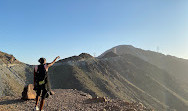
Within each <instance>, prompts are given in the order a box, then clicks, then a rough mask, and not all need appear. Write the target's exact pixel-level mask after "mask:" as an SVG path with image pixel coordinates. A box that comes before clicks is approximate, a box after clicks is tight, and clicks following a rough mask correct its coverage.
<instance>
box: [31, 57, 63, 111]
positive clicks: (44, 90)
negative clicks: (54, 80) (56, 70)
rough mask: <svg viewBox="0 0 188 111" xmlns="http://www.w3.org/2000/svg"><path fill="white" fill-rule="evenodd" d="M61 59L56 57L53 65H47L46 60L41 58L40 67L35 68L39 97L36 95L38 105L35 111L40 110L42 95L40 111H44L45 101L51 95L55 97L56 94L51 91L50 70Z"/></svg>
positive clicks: (35, 84) (35, 81) (35, 88)
mask: <svg viewBox="0 0 188 111" xmlns="http://www.w3.org/2000/svg"><path fill="white" fill-rule="evenodd" d="M59 58H60V57H59V56H58V57H56V58H55V59H54V61H53V62H51V63H46V59H45V58H40V59H39V60H38V62H39V63H40V65H37V66H35V68H34V90H35V91H36V93H37V95H36V104H35V109H34V110H35V111H37V110H39V108H38V106H37V105H38V102H39V99H40V95H41V98H42V99H41V103H40V111H44V110H43V106H44V100H45V98H48V96H49V93H50V95H53V94H54V92H53V91H51V85H50V82H49V78H48V74H47V72H48V68H49V67H51V66H52V65H53V64H54V63H55V62H56V60H57V59H59Z"/></svg>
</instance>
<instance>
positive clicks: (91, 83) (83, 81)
mask: <svg viewBox="0 0 188 111" xmlns="http://www.w3.org/2000/svg"><path fill="white" fill-rule="evenodd" d="M84 55H85V56H87V57H89V58H84V57H83V56H84ZM74 58H75V56H74V57H72V59H73V60H71V58H69V61H64V60H61V61H59V62H58V63H57V64H55V65H54V66H53V67H52V68H50V70H49V76H50V79H51V83H52V87H53V88H65V89H66V88H72V89H78V90H82V91H84V92H88V93H90V94H92V95H93V96H96V95H97V96H108V97H110V98H121V99H124V100H126V101H139V102H142V103H143V104H144V105H145V106H147V107H149V108H152V109H156V110H160V111H163V110H178V111H180V110H181V111H186V110H187V109H188V105H187V99H186V98H187V95H188V94H187V93H186V92H185V91H184V90H183V89H182V88H181V87H180V85H179V84H178V83H177V81H176V79H175V78H174V77H173V76H171V75H170V74H169V73H168V72H166V71H165V70H163V69H160V68H158V67H157V66H155V65H152V64H150V63H148V62H146V61H144V60H142V59H140V58H138V57H136V56H133V55H130V54H124V55H117V54H114V53H113V52H109V53H106V54H104V55H103V57H101V58H93V57H91V56H88V54H81V55H79V56H78V57H76V58H79V59H77V60H76V61H75V59H74ZM65 60H67V59H65Z"/></svg>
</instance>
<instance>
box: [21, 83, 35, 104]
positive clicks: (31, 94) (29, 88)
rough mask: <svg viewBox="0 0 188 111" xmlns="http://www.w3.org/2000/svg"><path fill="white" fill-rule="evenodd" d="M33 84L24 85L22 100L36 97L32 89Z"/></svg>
mask: <svg viewBox="0 0 188 111" xmlns="http://www.w3.org/2000/svg"><path fill="white" fill-rule="evenodd" d="M33 88H34V86H33V84H29V85H27V86H25V87H24V90H23V92H22V99H24V100H31V99H35V98H36V92H35V91H34V90H33Z"/></svg>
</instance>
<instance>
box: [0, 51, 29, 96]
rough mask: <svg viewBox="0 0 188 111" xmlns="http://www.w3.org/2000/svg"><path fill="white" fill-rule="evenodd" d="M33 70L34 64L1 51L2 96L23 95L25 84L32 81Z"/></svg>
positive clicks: (0, 76) (0, 83) (0, 85)
mask: <svg viewBox="0 0 188 111" xmlns="http://www.w3.org/2000/svg"><path fill="white" fill-rule="evenodd" d="M31 72H32V66H30V65H27V64H24V63H22V62H20V61H18V60H17V59H16V58H15V57H14V56H13V55H9V54H6V53H3V52H0V97H1V96H17V95H21V92H22V90H23V87H24V85H25V84H27V83H29V82H31V79H30V76H31Z"/></svg>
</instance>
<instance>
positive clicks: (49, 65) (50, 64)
mask: <svg viewBox="0 0 188 111" xmlns="http://www.w3.org/2000/svg"><path fill="white" fill-rule="evenodd" d="M59 58H60V57H59V56H58V57H56V58H55V59H54V61H53V62H51V63H49V64H48V66H47V68H49V67H51V66H52V65H53V64H54V63H55V62H56V60H57V59H59Z"/></svg>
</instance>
